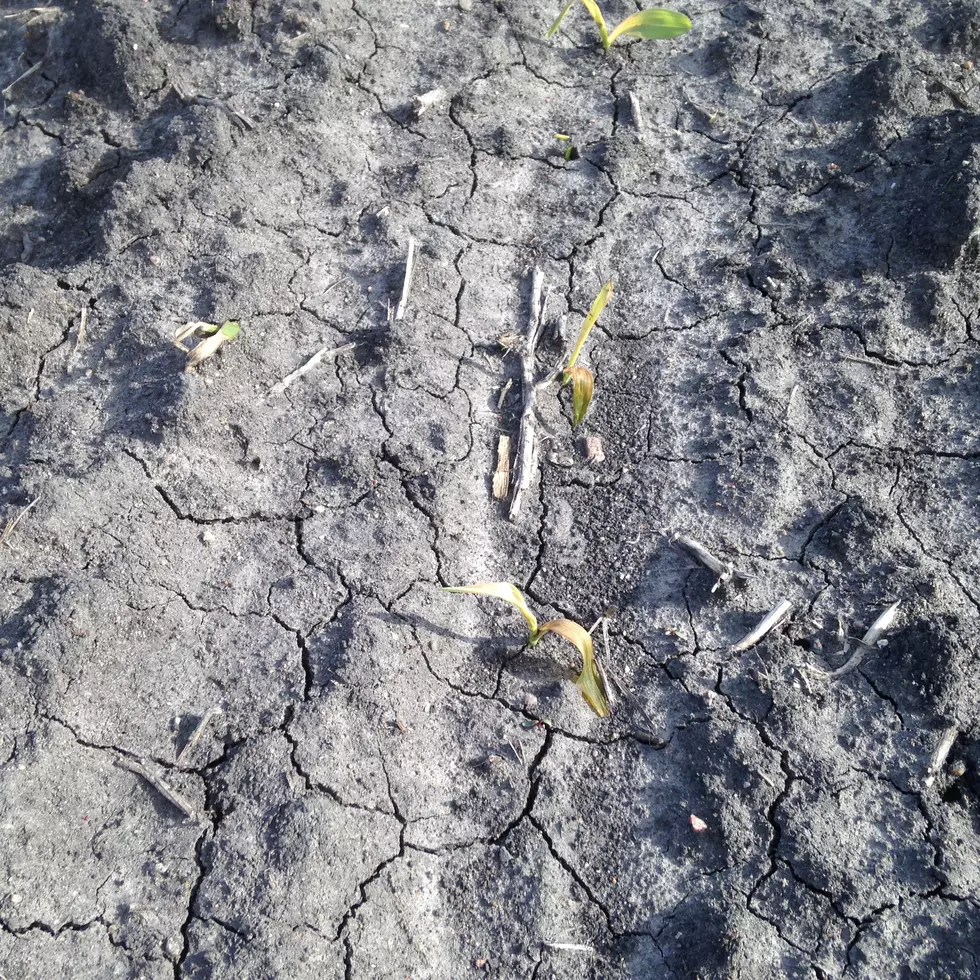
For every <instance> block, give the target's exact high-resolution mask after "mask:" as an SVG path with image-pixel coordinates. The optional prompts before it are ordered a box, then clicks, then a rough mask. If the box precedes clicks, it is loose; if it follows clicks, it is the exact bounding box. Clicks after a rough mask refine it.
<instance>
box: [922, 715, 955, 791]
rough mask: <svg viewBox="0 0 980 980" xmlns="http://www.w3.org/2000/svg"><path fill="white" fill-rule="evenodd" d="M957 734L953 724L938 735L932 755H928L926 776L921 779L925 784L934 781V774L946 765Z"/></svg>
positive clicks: (927, 784)
mask: <svg viewBox="0 0 980 980" xmlns="http://www.w3.org/2000/svg"><path fill="white" fill-rule="evenodd" d="M958 734H959V729H958V728H957V727H956V726H955V725H950V726H949V728H947V729H946V731H944V732H943V734H942V736H940V739H939V744H938V745H937V746H936V748H935V750H934V751H933V753H932V755H931V756H929V765H928V766H927V767H926V778H925V779H924V780H923V781H922V782H923V783H924V784H925V785H926V786H931V785H932V784H933V783H934V782H935V781H936V776H938V775H939V773H940V772H941V771H942V768H943V766H944V765H946V759H947V758H948V757H949V752H950V749H952V747H953V743H954V742H955V741H956V736H957V735H958Z"/></svg>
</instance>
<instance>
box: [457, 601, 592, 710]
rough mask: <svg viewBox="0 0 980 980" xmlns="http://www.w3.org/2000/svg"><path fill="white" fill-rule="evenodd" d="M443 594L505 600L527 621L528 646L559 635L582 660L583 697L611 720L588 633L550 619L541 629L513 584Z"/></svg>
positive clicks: (578, 683)
mask: <svg viewBox="0 0 980 980" xmlns="http://www.w3.org/2000/svg"><path fill="white" fill-rule="evenodd" d="M443 591H444V592H462V593H466V594H467V595H483V596H490V597H491V598H494V599H503V600H504V602H509V603H510V604H511V605H512V606H514V607H515V608H517V610H518V611H519V612H520V614H521V615H522V616H523V617H524V622H525V623H526V624H527V630H528V640H527V644H528V646H531V647H533V646H537V644H538V643H539V642H540V640H541V638H542V637H543V636H544V635H545V634H546V633H555V634H556V635H558V636H560V637H562V638H563V639H566V640H568V642H569V643H571V644H573V645H574V646H575V648H576V649H577V650H578V652H579V653H580V654H581V656H582V671H581V673H580V674H579V675H578V676H577V677H576V678H575V684H576V686H577V687H578V689H579V690H580V691H581V692H582V696H583V697H584V698H585V700H586V701H587V702H588V703H589V706H590V707H591V708H592V710H593V711H594V712H595V713H596V714H597V715H598V716H599V717H600V718H608V717H609V714H610V709H609V698H608V696H607V694H606V689H605V685H604V684H603V681H602V675H601V673H600V672H599V665H598V663H597V661H596V658H595V649H594V648H593V646H592V637H591V636H590V635H589V632H588V630H586V629H584V628H583V627H582V626H580V625H579V624H578V623H576V622H575V621H574V620H571V619H551V620H548V622H546V623H542V624H541V625H540V626H539V625H538V620H537V617H536V616H535V615H534V613H533V612H531V610H530V608H529V607H528V604H527V601H526V600H525V598H524V596H523V595H522V594H521V592H520V590H519V589H518V588H516V586H513V585H511V584H510V582H484V583H481V584H479V585H459V586H454V587H452V588H447V589H444V590H443Z"/></svg>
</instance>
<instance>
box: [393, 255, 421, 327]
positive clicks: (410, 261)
mask: <svg viewBox="0 0 980 980" xmlns="http://www.w3.org/2000/svg"><path fill="white" fill-rule="evenodd" d="M417 246H418V243H417V242H416V241H415V239H414V238H409V239H408V256H407V258H406V259H405V281H404V282H403V283H402V296H401V299H400V300H399V301H398V308H397V309H396V310H395V319H396V320H400V319H401V318H402V317H403V316H404V315H405V307H406V306H408V294H409V293H410V292H411V289H412V281H413V280H414V279H415V251H416V248H417Z"/></svg>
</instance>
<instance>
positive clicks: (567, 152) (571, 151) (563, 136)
mask: <svg viewBox="0 0 980 980" xmlns="http://www.w3.org/2000/svg"><path fill="white" fill-rule="evenodd" d="M555 139H556V140H558V141H559V142H561V143H564V144H565V147H564V149H563V150H562V151H561V155H562V156H563V157H564V158H565V162H566V163H569V162H571V161H572V160H578V158H579V156H580V154H579V152H578V147H577V146H576V145H575V144H574V143H573V142H572V138H571V136H569V135H568V134H567V133H555Z"/></svg>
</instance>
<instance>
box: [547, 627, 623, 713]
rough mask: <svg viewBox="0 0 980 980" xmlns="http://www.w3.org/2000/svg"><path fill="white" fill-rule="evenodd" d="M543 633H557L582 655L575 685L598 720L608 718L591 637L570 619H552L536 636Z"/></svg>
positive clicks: (604, 693)
mask: <svg viewBox="0 0 980 980" xmlns="http://www.w3.org/2000/svg"><path fill="white" fill-rule="evenodd" d="M545 633H557V634H558V635H559V636H562V637H564V638H565V639H566V640H568V641H569V643H574V644H575V646H576V648H577V649H578V652H579V653H581V654H582V673H581V674H579V675H578V677H576V678H575V683H576V684H577V685H578V688H579V690H580V691H581V692H582V696H583V697H584V698H585V700H586V701H588V702H589V704H590V705H591V707H592V710H593V711H594V712H595V713H596V714H597V715H598V716H599V717H600V718H608V717H609V699H608V697H607V696H606V689H605V686H604V685H603V683H602V677H601V676H600V675H599V668H598V667H597V666H596V662H595V651H594V650H593V647H592V637H591V636H589V634H588V632H587V631H586V630H585V629H583V628H582V627H581V626H579V624H578V623H575V622H572V620H570V619H552V620H550V621H549V622H547V623H544V624H543V625H542V626H541V629H539V630H538V636H539V637H540V636H543V635H544V634H545Z"/></svg>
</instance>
